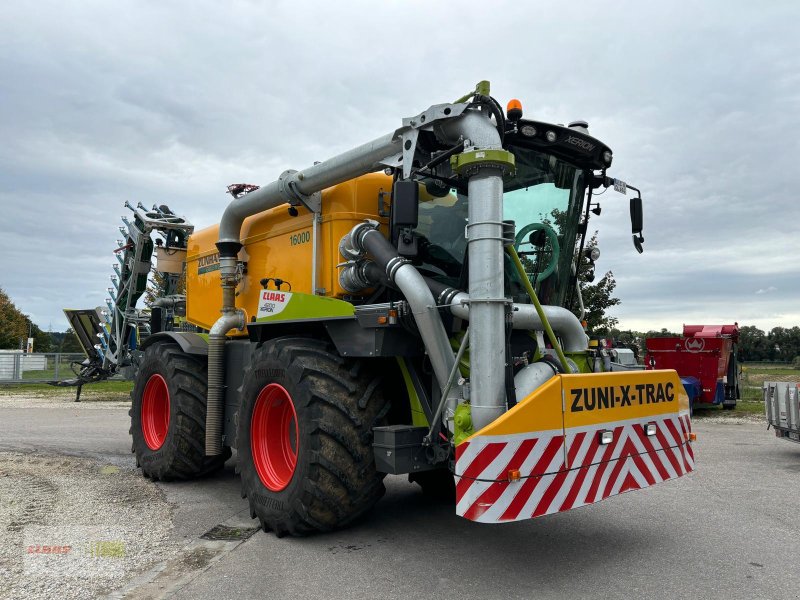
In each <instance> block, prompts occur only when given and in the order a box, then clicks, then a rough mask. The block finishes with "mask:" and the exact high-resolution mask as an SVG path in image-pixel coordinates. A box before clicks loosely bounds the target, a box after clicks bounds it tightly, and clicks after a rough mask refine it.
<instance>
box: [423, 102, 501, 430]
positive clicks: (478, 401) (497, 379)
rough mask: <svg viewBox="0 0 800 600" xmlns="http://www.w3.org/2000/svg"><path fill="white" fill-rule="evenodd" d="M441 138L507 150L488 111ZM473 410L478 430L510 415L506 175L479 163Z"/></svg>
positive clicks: (472, 294)
mask: <svg viewBox="0 0 800 600" xmlns="http://www.w3.org/2000/svg"><path fill="white" fill-rule="evenodd" d="M438 132H439V134H440V135H444V136H447V137H450V138H451V141H452V139H454V138H463V139H465V140H468V141H469V143H468V144H466V143H465V145H466V149H468V150H490V149H500V148H502V142H501V140H500V134H499V132H498V131H497V128H496V127H495V126H494V125H493V124H492V122H491V120H490V119H489V114H488V113H487V112H485V111H475V110H472V111H467V112H465V113H464V114H463V115H462V116H461V117H459V118H458V119H453V120H452V121H446V122H444V123H443V124H442V125H441V126H440V127H439V128H438ZM467 193H468V195H469V205H468V206H469V207H468V225H467V228H468V235H467V243H468V255H469V303H470V332H471V333H470V336H471V342H470V348H471V351H470V398H471V400H470V404H471V411H472V422H473V424H474V426H475V430H476V431H478V430H480V429H481V428H483V427H485V426H486V425H488V424H489V423H491V422H492V421H494V420H495V419H496V418H497V417H499V416H500V415H502V414H503V413H504V412H505V411H506V392H505V364H506V356H505V354H506V353H505V344H506V342H505V302H506V300H505V298H504V289H503V283H504V270H503V171H502V169H501V168H500V167H499V166H497V165H492V164H491V163H478V164H476V165H475V167H474V170H472V171H471V173H470V174H469V181H468V183H467Z"/></svg>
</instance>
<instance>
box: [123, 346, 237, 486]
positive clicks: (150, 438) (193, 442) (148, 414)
mask: <svg viewBox="0 0 800 600" xmlns="http://www.w3.org/2000/svg"><path fill="white" fill-rule="evenodd" d="M207 391H208V376H207V367H206V359H205V357H201V356H195V355H192V354H186V353H185V352H183V351H182V350H181V349H180V347H179V346H178V345H177V344H170V343H161V344H155V345H153V346H150V347H148V348H147V349H146V350H145V352H144V356H143V358H142V362H141V365H140V367H139V371H138V372H137V374H136V380H135V382H134V387H133V392H131V400H132V405H131V409H130V411H129V413H128V414H129V415H130V417H131V429H130V434H131V436H132V437H133V448H132V450H133V452H134V453H135V454H136V464H137V466H139V467H141V469H142V474H143V475H144V476H145V477H150V478H151V479H153V480H162V481H170V480H173V479H193V478H196V477H202V476H204V475H208V474H209V473H212V472H214V471H217V470H218V469H220V468H222V465H223V464H224V463H225V461H226V460H227V459H228V458H229V457H230V455H231V451H230V448H225V449H224V452H223V453H222V454H221V455H219V456H206V455H205V439H206V397H207Z"/></svg>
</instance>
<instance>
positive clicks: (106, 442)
mask: <svg viewBox="0 0 800 600" xmlns="http://www.w3.org/2000/svg"><path fill="white" fill-rule="evenodd" d="M694 428H695V431H696V432H697V434H698V441H697V442H696V443H695V456H696V462H697V465H696V466H697V469H696V471H695V473H693V474H691V475H689V476H687V477H683V478H681V479H679V480H676V481H670V482H666V483H663V484H660V485H657V486H655V487H653V488H649V489H647V490H643V491H638V492H632V493H628V494H623V495H621V496H617V497H614V498H611V499H609V500H606V501H604V502H601V503H600V504H596V505H593V506H590V507H584V508H580V509H577V510H573V511H570V512H568V513H563V514H558V515H552V516H548V517H544V518H541V519H536V520H532V521H525V522H522V523H515V524H507V525H495V526H488V525H478V524H475V523H471V522H468V521H465V520H463V519H460V518H458V517H456V516H455V514H454V513H453V507H452V506H449V505H445V504H437V503H436V502H433V501H430V500H428V499H427V498H425V497H424V496H423V495H422V494H421V493H420V492H419V491H418V488H417V487H416V486H414V485H411V484H408V483H407V482H406V481H405V479H404V478H402V477H389V478H387V480H386V483H387V494H386V496H385V497H384V498H383V499H382V500H381V501H380V502H379V503H378V505H377V506H376V508H375V509H374V510H373V511H372V512H371V513H370V514H369V515H368V516H367V517H366V518H365V519H363V520H362V521H361V522H359V523H358V524H356V525H355V526H353V527H351V528H349V529H347V530H344V531H340V532H336V533H332V534H327V535H318V536H314V537H310V538H300V539H298V538H283V539H277V538H275V537H274V536H273V535H272V534H265V533H263V532H261V531H258V532H256V533H255V534H254V535H252V536H251V537H249V538H247V539H245V540H244V541H241V540H240V541H234V542H206V541H203V540H201V539H200V536H201V535H202V534H203V533H205V532H207V531H208V530H209V529H211V528H212V527H213V526H214V525H216V524H219V523H224V524H229V525H230V524H234V525H235V526H237V527H248V526H249V527H252V526H254V525H255V522H254V521H251V520H250V519H249V515H248V510H247V503H246V501H245V500H242V499H241V498H240V495H239V482H238V477H237V476H236V475H235V474H234V465H233V463H234V461H235V457H234V459H232V460H231V461H229V463H228V464H227V465H226V468H225V470H224V472H222V473H220V474H219V475H217V476H215V477H213V478H210V479H206V480H203V481H197V482H189V483H177V484H162V483H158V484H152V483H149V482H148V485H151V486H154V487H156V488H157V489H158V492H159V493H160V495H161V498H162V499H163V500H164V501H165V502H166V503H167V504H168V505H169V506H170V507H171V515H170V517H169V518H168V519H165V521H169V522H158V523H152V524H151V527H153V528H154V529H158V530H159V531H162V532H163V537H164V540H165V541H164V544H163V552H161V551H159V550H155V551H153V552H152V553H151V556H150V557H149V559H148V561H147V564H145V565H143V566H142V569H141V571H143V573H142V574H140V575H138V576H137V577H132V576H128V578H127V579H125V580H124V581H117V582H115V587H116V588H117V592H116V593H115V597H136V598H146V597H161V596H169V597H175V598H183V599H187V600H188V599H194V598H207V597H208V598H211V597H213V598H215V600H220V599H225V598H238V599H240V598H247V597H254V598H255V597H263V598H282V599H283V598H286V599H289V598H303V599H308V598H347V599H354V598H369V599H373V598H404V599H405V598H421V597H427V598H459V599H463V598H503V599H508V598H531V597H534V596H535V597H537V598H597V597H606V598H639V597H650V598H685V597H698V598H747V599H750V598H770V599H772V598H797V597H798V596H800V569H798V558H800V444H792V443H789V442H786V441H781V440H777V439H776V438H775V437H774V435H773V434H772V432H767V431H766V427H765V424H763V423H758V422H743V423H737V422H722V421H711V420H697V421H696V422H695V425H694ZM11 451H14V452H22V453H32V454H34V455H41V454H46V455H56V456H58V455H61V456H63V455H67V456H70V457H78V458H80V459H82V460H84V461H87V463H96V464H112V465H117V466H119V467H120V469H121V471H122V473H123V474H127V475H129V476H135V473H134V470H135V464H134V461H133V457H132V455H131V454H130V438H129V436H128V416H127V406H123V405H117V404H111V403H103V404H96V405H94V406H92V404H91V403H84V404H83V405H81V406H76V405H72V404H70V403H68V402H64V401H56V402H52V401H42V402H32V401H11V400H9V399H0V469H2V466H3V465H2V461H3V454H2V453H4V452H5V453H8V452H11ZM2 526H3V523H0V527H2Z"/></svg>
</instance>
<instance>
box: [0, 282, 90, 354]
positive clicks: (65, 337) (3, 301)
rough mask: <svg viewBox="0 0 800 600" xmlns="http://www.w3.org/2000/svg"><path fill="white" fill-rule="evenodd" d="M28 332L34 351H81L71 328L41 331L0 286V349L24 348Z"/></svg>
mask: <svg viewBox="0 0 800 600" xmlns="http://www.w3.org/2000/svg"><path fill="white" fill-rule="evenodd" d="M29 334H30V337H32V338H33V351H34V352H83V350H82V349H81V345H80V343H79V342H78V337H77V336H76V335H75V334H74V333H73V332H72V331H71V330H70V331H67V332H50V331H42V330H41V329H40V328H39V326H38V325H36V323H34V322H33V321H31V318H30V317H29V316H28V315H26V314H24V313H23V312H22V311H21V310H19V309H18V308H17V307H16V305H15V304H14V303H13V302H12V301H11V298H9V296H8V294H7V293H6V292H5V291H4V290H3V288H0V350H19V349H24V348H25V345H26V343H27V340H28V337H29Z"/></svg>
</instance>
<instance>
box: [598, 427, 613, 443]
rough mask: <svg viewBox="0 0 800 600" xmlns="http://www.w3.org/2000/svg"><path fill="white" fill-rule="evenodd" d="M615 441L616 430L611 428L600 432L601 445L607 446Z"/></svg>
mask: <svg viewBox="0 0 800 600" xmlns="http://www.w3.org/2000/svg"><path fill="white" fill-rule="evenodd" d="M613 441H614V432H613V431H610V430H607V429H606V430H604V431H601V432H600V445H601V446H605V445H607V444H610V443H611V442H613Z"/></svg>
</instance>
